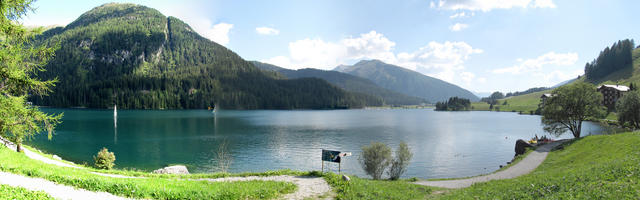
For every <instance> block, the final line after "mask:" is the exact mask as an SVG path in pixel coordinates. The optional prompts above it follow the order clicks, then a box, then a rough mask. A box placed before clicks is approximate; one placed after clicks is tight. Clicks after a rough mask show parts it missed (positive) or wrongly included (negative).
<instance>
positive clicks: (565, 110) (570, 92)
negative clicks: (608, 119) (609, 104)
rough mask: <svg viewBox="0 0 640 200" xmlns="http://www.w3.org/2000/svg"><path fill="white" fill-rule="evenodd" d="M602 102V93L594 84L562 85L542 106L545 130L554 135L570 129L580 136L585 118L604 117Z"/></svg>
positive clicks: (577, 136)
mask: <svg viewBox="0 0 640 200" xmlns="http://www.w3.org/2000/svg"><path fill="white" fill-rule="evenodd" d="M601 102H602V94H600V93H599V92H597V91H596V89H595V87H594V86H593V85H592V84H589V83H584V82H580V83H574V84H570V85H565V86H561V87H559V88H557V89H555V90H554V91H553V92H552V97H550V98H549V99H547V101H546V102H545V104H544V106H543V107H542V123H543V124H544V130H545V131H547V132H549V133H551V134H554V135H561V134H563V133H564V132H565V131H567V130H569V131H571V133H572V134H573V136H574V137H575V138H579V137H580V131H581V129H582V122H583V121H584V120H586V119H587V118H588V117H595V118H602V117H604V115H605V108H604V106H602V105H601V104H600V103H601Z"/></svg>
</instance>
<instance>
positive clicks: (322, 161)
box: [321, 160, 324, 174]
mask: <svg viewBox="0 0 640 200" xmlns="http://www.w3.org/2000/svg"><path fill="white" fill-rule="evenodd" d="M321 173H322V174H324V160H323V161H322V171H321Z"/></svg>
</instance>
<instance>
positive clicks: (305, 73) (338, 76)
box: [252, 61, 426, 105]
mask: <svg viewBox="0 0 640 200" xmlns="http://www.w3.org/2000/svg"><path fill="white" fill-rule="evenodd" d="M252 63H253V64H254V65H255V66H256V67H258V68H260V69H263V70H267V71H275V72H278V73H280V74H282V75H283V76H285V77H287V78H290V79H297V78H320V79H323V80H326V81H327V82H329V83H331V84H333V85H335V86H338V87H340V88H342V89H344V90H347V91H349V92H352V93H362V94H365V95H368V96H371V97H374V98H380V99H382V101H383V102H384V104H385V105H419V104H422V103H426V101H425V100H424V99H421V98H418V97H412V96H407V95H405V94H402V93H398V92H394V91H391V90H389V89H385V88H382V87H380V86H378V85H376V84H375V83H373V82H372V81H370V80H368V79H365V78H361V77H357V76H353V75H350V74H346V73H342V72H338V71H325V70H319V69H310V68H307V69H299V70H290V69H285V68H282V67H278V66H275V65H271V64H267V63H261V62H257V61H252Z"/></svg>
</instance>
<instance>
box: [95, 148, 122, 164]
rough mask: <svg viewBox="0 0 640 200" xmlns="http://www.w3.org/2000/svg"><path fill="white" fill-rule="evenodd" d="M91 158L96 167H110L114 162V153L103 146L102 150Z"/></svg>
mask: <svg viewBox="0 0 640 200" xmlns="http://www.w3.org/2000/svg"><path fill="white" fill-rule="evenodd" d="M93 160H94V161H95V164H94V165H95V166H96V168H98V169H111V168H113V166H114V165H115V164H113V162H114V161H116V155H114V154H113V152H109V150H108V149H107V148H105V147H102V150H100V151H99V152H98V155H95V156H93Z"/></svg>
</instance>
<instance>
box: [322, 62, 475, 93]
mask: <svg viewBox="0 0 640 200" xmlns="http://www.w3.org/2000/svg"><path fill="white" fill-rule="evenodd" d="M334 70H336V71H340V72H344V73H348V74H351V75H354V76H359V77H362V78H366V79H369V80H371V81H373V82H374V83H375V84H377V85H378V86H380V87H383V88H386V89H389V90H392V91H395V92H399V93H402V94H405V95H408V96H415V97H420V98H423V99H425V100H427V101H429V102H431V103H435V102H438V101H446V100H447V99H449V97H456V96H457V97H462V98H466V99H470V100H471V101H477V100H478V97H477V96H476V95H474V94H473V93H471V92H470V91H468V90H465V89H463V88H461V87H459V86H457V85H454V84H451V83H448V82H445V81H442V80H440V79H437V78H433V77H429V76H425V75H423V74H421V73H418V72H415V71H411V70H408V69H405V68H402V67H398V66H395V65H391V64H387V63H384V62H382V61H379V60H363V61H360V62H358V63H356V64H354V65H352V66H344V65H342V66H338V67H336V69H334Z"/></svg>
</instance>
